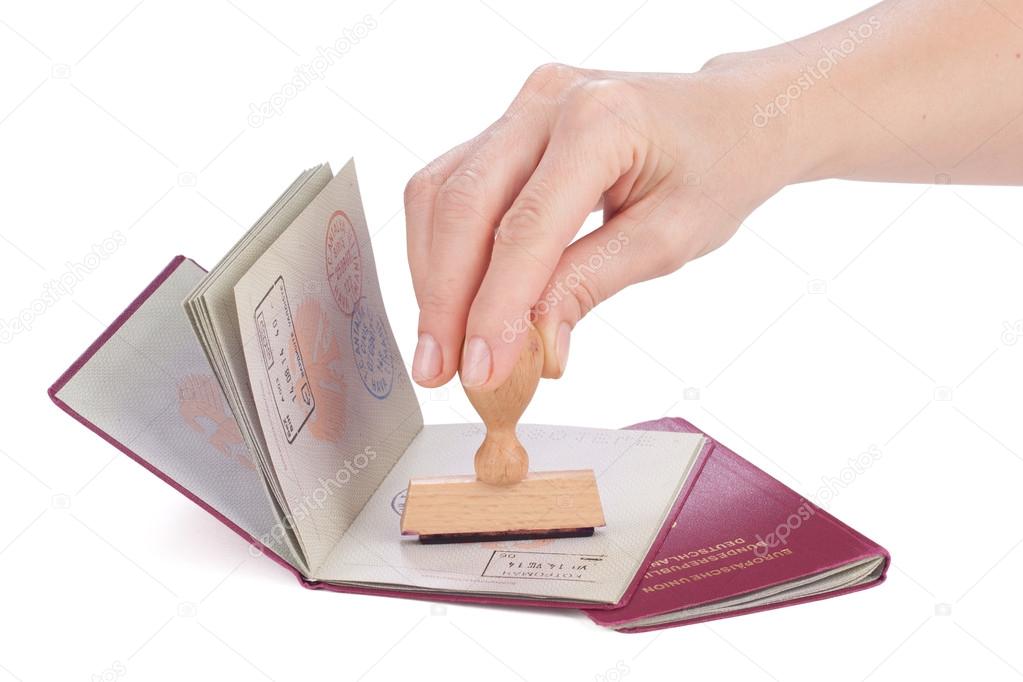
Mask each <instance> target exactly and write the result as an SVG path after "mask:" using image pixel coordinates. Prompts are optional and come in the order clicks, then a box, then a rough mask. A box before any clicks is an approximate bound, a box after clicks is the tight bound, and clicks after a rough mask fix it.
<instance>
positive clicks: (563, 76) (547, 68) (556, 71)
mask: <svg viewBox="0 0 1023 682" xmlns="http://www.w3.org/2000/svg"><path fill="white" fill-rule="evenodd" d="M577 73H578V72H577V71H576V69H575V68H573V67H571V66H567V65H565V64H558V63H555V62H551V63H549V64H543V65H541V66H538V67H537V68H536V69H534V70H533V73H531V74H529V77H528V78H527V79H526V84H525V86H524V87H523V90H525V91H526V92H528V93H531V94H532V93H537V92H541V91H543V90H546V89H547V88H549V87H552V86H553V88H555V89H561V88H563V87H565V86H566V85H567V84H568V83H570V82H572V81H573V80H574V79H575V78H576V74H577Z"/></svg>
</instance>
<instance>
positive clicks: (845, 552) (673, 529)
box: [48, 256, 888, 632]
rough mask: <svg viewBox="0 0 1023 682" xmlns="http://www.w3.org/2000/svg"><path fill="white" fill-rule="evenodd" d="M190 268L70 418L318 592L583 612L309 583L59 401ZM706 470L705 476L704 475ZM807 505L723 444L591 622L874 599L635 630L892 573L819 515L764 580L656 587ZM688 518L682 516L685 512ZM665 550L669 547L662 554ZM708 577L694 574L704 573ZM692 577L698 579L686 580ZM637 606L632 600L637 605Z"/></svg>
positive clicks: (869, 545)
mask: <svg viewBox="0 0 1023 682" xmlns="http://www.w3.org/2000/svg"><path fill="white" fill-rule="evenodd" d="M185 261H186V259H185V258H184V257H182V256H178V257H177V258H175V259H174V260H172V261H171V263H170V264H169V265H168V266H167V267H166V268H165V269H164V271H163V272H161V273H160V275H159V276H158V277H157V278H156V279H155V280H154V281H153V282H152V283H151V284H150V285H149V286H148V287H146V289H145V290H144V291H143V292H142V293H141V294H140V295H139V296H138V297H137V298H136V299H135V300H134V301H133V302H132V303H131V304H130V305H129V307H128V308H127V309H126V310H125V311H124V312H123V313H122V314H121V315H120V316H119V317H118V318H117V319H116V320H115V321H114V322H113V324H111V325H110V327H109V328H108V329H107V330H106V331H104V332H103V334H101V335H100V337H99V338H98V339H96V341H95V342H94V343H93V344H92V345H91V346H90V347H89V348H88V349H86V351H85V352H84V353H83V354H82V355H81V357H79V358H78V359H77V360H76V361H75V362H74V363H73V364H72V365H71V367H69V368H68V370H67V371H66V372H64V374H63V375H61V377H60V378H59V379H58V380H57V381H56V382H55V383H54V385H53V386H51V387H50V389H49V391H48V392H49V395H50V397H51V399H52V400H53V401H54V403H56V404H57V406H58V407H60V408H61V409H62V410H64V411H65V412H67V413H68V414H70V415H71V416H72V417H74V418H75V419H76V420H77V421H79V422H81V423H82V424H83V425H85V426H86V427H87V428H89V429H90V430H92V431H94V432H95V433H96V434H97V435H99V436H100V437H102V438H103V439H104V440H106V441H108V442H109V443H110V444H111V445H113V446H114V447H116V448H118V449H119V450H121V451H122V452H123V453H125V454H126V455H128V456H129V457H131V458H132V459H134V460H135V461H137V462H138V463H139V464H141V465H142V466H144V467H145V468H147V469H148V470H150V471H151V472H152V473H154V474H155V475H157V476H158V477H159V478H161V479H162V480H164V481H165V482H166V483H168V484H169V485H171V486H173V487H174V488H175V489H177V490H178V491H179V492H181V493H182V494H183V495H185V496H186V497H188V498H189V499H191V500H192V501H193V502H195V503H196V504H197V505H199V506H200V507H201V508H202V509H204V510H205V511H206V512H208V513H210V514H212V515H213V516H214V517H216V518H217V519H219V520H220V521H221V522H223V523H224V524H225V525H227V526H228V527H229V528H231V529H232V530H233V531H235V532H236V533H238V534H239V535H241V536H242V537H243V538H244V539H245V540H246V541H248V542H249V543H251V544H252V545H253V546H254V547H256V548H258V549H259V550H260V551H261V552H262V553H263V554H266V555H268V556H269V557H270V558H272V559H273V560H275V561H276V562H277V563H279V564H280V565H282V566H283V567H285V568H286V569H287V570H289V571H290V572H291V573H293V574H294V575H295V576H296V577H297V578H298V579H299V582H300V583H301V584H302V585H303V586H305V587H307V588H311V589H324V590H330V591H337V592H353V593H361V594H375V595H381V596H390V597H405V598H412V599H426V600H432V601H455V602H472V603H483V604H497V605H520V606H547V607H562V608H568V607H577V605H574V604H571V603H568V602H557V601H542V600H529V599H516V598H502V597H490V596H486V595H478V596H476V595H469V596H466V595H456V594H444V593H427V592H417V591H412V590H408V591H399V590H382V589H372V588H358V587H348V586H341V585H334V584H330V583H324V582H320V581H315V580H309V579H307V578H305V577H304V576H303V575H302V574H301V573H300V572H299V571H298V570H297V569H295V568H294V567H293V566H291V565H290V564H289V563H288V562H287V561H286V560H284V559H283V558H281V557H280V556H279V555H277V554H276V553H275V552H274V551H273V550H271V549H270V548H268V547H266V546H264V544H263V543H262V542H261V541H260V540H259V539H257V538H256V537H254V536H253V535H252V534H251V533H249V532H247V531H246V530H245V529H243V528H241V527H240V526H239V525H238V523H235V522H234V521H232V520H231V519H229V518H228V517H227V516H225V514H223V513H221V512H220V511H218V509H217V508H215V507H214V506H213V504H211V503H210V502H208V501H207V500H205V499H202V498H201V497H200V496H199V495H197V494H195V493H194V492H193V491H191V490H189V489H188V488H186V487H185V486H183V485H182V484H181V483H179V482H178V481H177V480H175V479H174V478H173V477H172V476H170V475H168V474H167V473H165V472H164V471H162V470H161V469H160V468H158V467H157V466H155V465H154V464H153V463H152V462H150V461H149V460H148V459H147V457H146V456H145V454H144V453H140V452H137V451H135V450H133V449H132V448H130V447H128V446H127V445H126V444H125V443H122V442H120V441H118V440H117V439H116V438H115V437H113V436H111V435H110V434H108V433H106V432H105V431H104V430H103V429H101V428H99V427H98V426H97V425H96V424H94V423H92V422H91V421H90V420H88V419H86V418H85V417H83V416H82V415H81V414H79V413H78V412H76V411H75V410H74V409H73V408H72V407H70V406H69V405H68V404H66V403H65V402H64V401H63V400H61V398H60V397H59V395H58V393H59V392H60V390H61V388H62V387H63V386H65V384H67V383H68V381H69V380H70V379H71V378H72V377H74V376H75V374H76V373H77V372H78V371H79V370H80V369H81V368H82V367H84V366H85V364H86V363H88V362H89V361H90V359H91V358H92V357H93V356H94V355H95V354H96V353H97V352H98V351H99V350H100V349H101V348H102V347H103V345H104V344H105V343H107V342H108V341H109V340H110V339H111V338H113V337H114V335H115V334H116V333H117V331H118V330H119V329H120V328H121V327H122V326H123V325H124V324H125V322H127V320H128V319H130V318H131V316H132V315H133V314H134V313H135V312H136V311H137V310H138V309H139V308H140V306H142V305H143V304H144V303H145V302H146V300H147V299H148V298H149V297H150V296H151V295H152V294H153V293H154V292H155V291H156V290H157V289H159V287H160V286H161V285H162V284H163V283H164V282H165V281H166V280H167V278H168V277H170V276H171V275H172V273H174V271H175V270H176V269H177V268H178V267H179V266H180V265H181V264H182V263H183V262H185ZM629 428H635V429H646V430H664V431H686V432H700V431H699V429H696V428H695V427H694V426H693V425H692V424H689V423H688V422H686V421H685V420H682V419H672V418H667V419H661V420H658V421H653V422H644V423H642V424H636V425H634V426H632V427H629ZM701 468H702V472H701ZM801 504H805V505H809V504H810V503H808V502H806V501H805V500H804V499H803V498H802V497H800V496H799V495H797V494H796V493H794V492H793V491H792V490H790V489H789V488H787V487H785V486H784V485H782V484H781V483H780V482H778V481H777V480H775V479H773V478H771V477H770V476H768V475H767V474H766V473H764V472H762V471H761V470H760V469H758V468H756V467H755V466H753V465H752V464H750V463H749V462H746V461H745V460H744V459H742V458H741V457H739V456H738V455H737V454H735V453H734V452H732V451H731V450H729V449H728V448H726V447H724V446H722V445H720V444H719V443H716V442H714V441H713V440H712V439H711V442H710V443H708V447H706V448H704V450H703V452H702V453H701V455H700V459H699V461H698V462H697V464H696V465H695V466H694V474H693V476H691V477H690V479H689V481H687V483H686V485H685V487H684V489H683V490H682V492H681V494H680V495H679V497H678V499H677V500H676V501H675V505H674V507H673V509H672V512H671V514H670V515H669V517H668V518H669V519H671V518H673V517H675V515H676V514H677V521H676V523H675V524H674V525H672V524H665V527H664V528H663V529H662V530H661V533H660V534H659V535H658V538H657V539H656V541H655V543H654V548H653V550H652V552H651V555H650V557H652V558H653V562H652V564H650V566H649V567H648V569H647V571H646V572H643V571H640V572H639V573H638V574H637V575H636V578H635V579H634V580H633V582H632V584H631V585H630V586H629V588H628V589H627V590H626V594H625V598H624V599H623V602H622V604H624V605H619V608H611V609H608V608H606V607H605V608H604V609H594V610H588V611H586V613H587V614H588V615H589V617H590V618H591V619H593V620H594V621H595V622H597V623H598V624H600V625H605V626H609V627H616V628H617V629H619V630H621V631H626V632H638V631H641V630H649V629H657V628H661V627H671V626H673V625H681V624H688V623H693V622H698V621H699V620H709V619H711V618H719V617H727V616H732V615H739V614H741V613H747V612H750V611H757V610H763V609H765V608H775V607H776V606H785V605H788V604H792V603H800V602H805V601H811V600H814V599H822V598H824V597H825V596H836V595H838V594H842V593H845V592H851V591H854V590H858V589H864V588H865V587H869V586H870V585H873V584H879V583H880V582H881V581H882V580H883V578H884V576H883V573H882V575H881V578H880V579H879V580H877V581H875V582H874V583H870V584H868V585H863V586H859V587H854V588H848V589H844V590H839V591H836V592H832V593H829V594H828V595H823V596H816V597H806V598H801V599H797V600H792V601H789V602H784V603H781V604H776V605H773V606H767V607H759V608H753V609H745V610H741V611H735V612H731V613H729V614H726V616H710V617H706V618H700V619H696V620H688V621H685V622H684V623H671V624H668V625H659V626H653V627H645V628H630V627H628V626H627V623H628V622H629V621H632V620H635V619H637V618H645V617H649V616H653V615H657V614H661V613H666V612H670V611H675V610H678V609H681V608H686V607H690V606H695V605H699V604H703V603H706V602H712V601H717V600H719V599H723V598H727V597H731V596H735V595H739V594H743V593H745V592H749V591H752V590H756V589H760V588H764V587H767V586H769V585H772V584H775V583H779V582H785V581H788V580H791V579H793V578H796V577H800V576H804V575H807V574H810V573H814V572H818V571H822V570H826V569H828V568H831V567H835V566H838V565H841V564H844V563H848V562H850V561H853V560H855V559H857V558H860V557H866V556H877V555H881V556H883V557H884V559H885V565H884V568H885V570H887V563H888V554H887V552H886V551H885V550H884V549H882V548H881V547H880V546H878V545H876V544H875V543H873V542H871V541H870V540H868V539H867V538H865V537H864V536H862V535H860V534H859V533H857V532H856V531H854V530H853V529H851V528H849V527H848V526H846V525H845V524H843V523H842V522H840V521H838V520H837V519H835V518H834V517H832V516H831V515H830V514H828V513H827V512H824V511H823V510H819V509H817V508H816V507H813V506H812V505H810V507H809V508H812V509H814V510H815V513H814V514H813V515H812V516H811V517H810V521H809V522H804V523H803V525H802V526H801V527H800V529H799V532H798V533H796V534H794V535H793V536H792V537H790V538H789V541H788V547H789V548H791V549H792V552H791V554H792V556H794V557H795V558H794V559H793V558H791V557H789V558H788V559H786V560H774V561H772V562H770V563H765V565H761V566H758V567H757V569H756V570H748V571H740V572H734V573H730V574H729V575H727V576H725V578H724V579H722V578H720V577H718V578H717V579H713V580H701V581H700V582H699V583H698V584H696V585H687V586H686V587H685V589H677V588H672V589H665V588H658V587H656V586H657V585H658V584H659V583H662V582H665V581H667V580H671V579H672V578H674V577H677V576H678V575H680V574H674V573H672V574H671V575H668V574H662V573H661V571H663V570H664V569H666V568H667V569H669V572H671V571H673V570H675V569H672V568H670V567H671V566H674V565H677V563H678V559H679V557H681V556H682V555H683V554H685V553H687V552H692V551H697V552H698V551H699V550H700V549H701V548H707V547H713V546H714V545H716V544H719V543H723V542H726V541H733V540H736V539H738V538H743V539H746V540H748V539H749V538H755V537H756V536H757V534H758V533H761V534H766V533H768V532H770V531H771V530H773V529H774V528H775V527H776V526H777V525H778V524H779V523H782V522H784V520H785V519H786V518H787V517H788V516H789V514H791V513H793V511H794V510H796V509H797V508H798V507H799V506H800V505H801ZM679 510H681V511H679ZM662 541H663V544H662ZM703 570H707V569H706V568H703V569H700V570H694V572H701V571H703ZM686 575H688V573H686ZM630 597H631V599H630Z"/></svg>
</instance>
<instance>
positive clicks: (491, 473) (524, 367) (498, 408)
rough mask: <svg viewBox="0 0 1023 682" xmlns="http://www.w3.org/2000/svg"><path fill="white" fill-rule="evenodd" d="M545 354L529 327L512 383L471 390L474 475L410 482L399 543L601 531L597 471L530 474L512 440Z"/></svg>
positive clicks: (520, 449) (523, 452)
mask: <svg viewBox="0 0 1023 682" xmlns="http://www.w3.org/2000/svg"><path fill="white" fill-rule="evenodd" d="M543 353H544V351H543V342H542V340H541V339H540V334H539V332H537V330H536V328H534V327H533V326H532V325H530V328H529V338H528V339H527V340H526V345H525V348H524V349H523V351H522V354H521V355H520V356H519V359H518V361H517V363H516V365H515V368H514V369H513V370H512V373H511V376H510V377H509V378H508V380H507V381H505V382H504V383H503V384H502V385H501V386H499V387H497V388H496V389H494V390H491V391H476V390H472V389H466V394H467V395H468V396H469V401H470V402H471V403H472V405H473V407H475V408H476V411H477V412H478V413H479V415H480V417H481V418H482V420H483V423H484V425H485V426H486V429H487V432H486V436H485V437H484V439H483V443H482V444H481V445H480V447H479V450H477V451H476V457H475V459H474V466H475V471H476V475H475V476H446V477H440V478H429V479H413V480H411V481H409V486H408V492H407V495H406V500H405V508H404V511H403V512H402V515H401V533H402V535H418V536H419V541H420V542H422V543H425V544H436V543H449V542H481V541H487V540H494V539H501V540H525V539H534V538H564V537H586V536H588V535H592V534H593V531H594V529H595V528H600V527H602V526H603V525H604V511H603V508H602V507H601V504H600V493H599V491H598V489H597V479H596V477H595V476H594V474H593V471H592V470H581V471H542V472H530V471H529V455H528V453H527V452H526V450H525V448H523V447H522V443H520V442H519V439H518V437H517V436H516V435H515V427H516V425H517V424H518V421H519V418H520V417H522V413H523V412H525V410H526V406H527V405H529V401H530V400H531V399H532V397H533V394H534V393H535V392H536V387H537V384H538V383H539V381H540V373H541V371H542V369H543V360H544V357H543Z"/></svg>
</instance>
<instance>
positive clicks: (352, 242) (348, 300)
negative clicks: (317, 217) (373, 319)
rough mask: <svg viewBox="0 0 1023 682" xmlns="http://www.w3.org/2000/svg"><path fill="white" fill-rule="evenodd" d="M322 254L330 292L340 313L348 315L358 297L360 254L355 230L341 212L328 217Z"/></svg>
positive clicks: (349, 220)
mask: <svg viewBox="0 0 1023 682" xmlns="http://www.w3.org/2000/svg"><path fill="white" fill-rule="evenodd" d="M323 252H324V255H325V257H326V261H327V282H328V283H329V284H330V291H331V293H333V294H334V300H335V301H336V302H337V305H338V307H339V308H340V309H341V312H343V313H344V314H345V315H351V314H353V313H354V312H355V304H356V303H358V301H359V297H360V296H362V253H361V251H360V250H359V237H358V235H357V234H356V232H355V227H354V226H353V225H352V221H351V219H349V218H348V216H347V215H346V214H345V212H344V211H334V214H333V215H331V216H330V220H329V221H328V222H327V235H326V238H325V242H324V248H323Z"/></svg>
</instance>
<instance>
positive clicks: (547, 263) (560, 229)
mask: <svg viewBox="0 0 1023 682" xmlns="http://www.w3.org/2000/svg"><path fill="white" fill-rule="evenodd" d="M730 63H733V64H734V62H733V61H732V60H730V59H729V58H723V59H720V60H716V61H715V62H712V63H711V64H709V65H708V66H707V67H705V68H704V69H703V70H702V71H701V72H699V73H696V74H686V75H677V74H666V75H660V74H627V73H611V72H603V71H586V70H580V69H574V68H570V67H567V66H561V65H547V66H543V67H541V68H540V69H538V70H537V71H536V72H534V73H533V74H532V75H531V76H530V77H529V79H528V80H527V81H526V83H525V85H524V86H523V87H522V89H521V91H520V92H519V94H518V96H517V97H516V98H515V100H514V101H513V102H512V104H511V106H510V107H509V108H508V111H507V113H505V114H504V116H502V117H501V119H500V120H498V121H497V122H495V123H494V124H493V125H491V126H490V127H489V128H487V129H486V130H485V131H483V133H481V134H480V135H478V136H477V137H475V138H473V139H472V140H470V141H468V142H466V143H464V144H462V145H460V146H458V147H456V148H454V149H452V150H451V151H449V152H448V153H446V154H444V155H443V156H441V157H440V158H438V159H437V160H436V161H434V162H432V163H431V164H429V165H428V166H427V167H426V168H424V169H423V170H422V171H420V172H419V173H417V174H416V175H415V177H413V178H412V180H411V182H409V184H408V187H407V189H406V192H405V203H406V217H407V222H408V257H409V264H410V267H411V270H412V279H413V284H414V287H415V292H416V297H417V299H418V302H419V306H420V310H421V314H420V320H419V331H420V336H419V344H418V346H417V349H416V353H415V358H414V361H413V369H412V375H413V377H414V378H415V380H416V381H417V382H418V383H420V384H422V385H424V386H438V385H441V384H443V383H445V382H447V381H448V380H449V379H450V378H451V377H452V376H453V375H454V373H455V371H456V370H457V369H459V360H460V359H461V376H462V382H463V383H464V384H465V385H466V386H470V387H476V388H484V389H487V388H493V387H496V386H498V385H500V384H501V383H502V382H503V381H504V380H505V378H506V377H507V376H508V374H509V372H510V371H511V368H512V366H513V365H514V363H515V360H516V359H517V357H518V355H519V352H520V349H521V345H522V342H523V341H524V339H525V336H526V334H525V332H526V330H527V329H528V321H529V320H530V319H534V321H535V324H536V325H537V327H538V328H539V330H540V332H541V336H542V337H543V338H544V344H545V351H546V352H545V355H546V360H545V365H544V376H547V377H558V376H560V375H561V374H562V372H564V370H565V363H566V362H567V360H568V348H569V337H570V334H571V331H572V329H573V327H574V326H575V325H576V323H577V322H578V321H579V320H580V318H582V317H583V316H584V315H585V314H586V313H587V312H589V311H590V310H592V309H593V307H594V306H596V305H597V304H599V303H600V302H601V301H603V300H605V299H607V298H608V297H609V296H611V295H613V294H614V293H616V292H617V291H619V290H621V289H622V288H624V287H626V286H628V285H629V284H633V283H635V282H640V281H643V280H646V279H650V278H653V277H658V276H660V275H664V274H667V273H670V272H673V271H674V270H677V269H678V268H680V267H681V266H682V265H683V264H684V263H686V262H688V261H690V260H692V259H694V258H697V257H699V256H701V255H703V254H705V253H707V252H708V251H711V250H713V249H715V248H717V247H718V246H720V245H721V244H723V243H724V242H725V241H726V240H727V239H728V238H729V237H731V236H732V234H733V233H734V232H735V231H736V229H737V228H738V226H739V224H740V223H741V222H742V220H743V219H744V218H745V217H746V216H747V215H748V214H749V213H750V211H752V210H753V209H754V208H755V207H756V206H758V205H759V204H760V203H761V202H763V201H764V200H765V199H767V198H768V197H770V196H771V195H772V194H774V193H775V192H776V191H777V190H778V189H780V188H781V187H782V186H783V185H784V184H785V183H786V182H788V181H789V179H790V178H791V177H793V171H794V170H795V165H794V163H793V160H791V159H789V158H788V155H787V154H786V145H785V134H786V131H787V130H788V126H787V125H786V123H785V122H777V124H774V125H771V126H764V127H759V128H758V127H757V126H755V125H754V123H753V120H752V113H753V101H754V99H755V95H756V92H757V89H758V88H757V87H756V86H755V83H756V80H757V79H756V77H755V75H754V74H752V73H750V72H748V71H747V70H745V69H735V68H733V67H732V66H731V65H730ZM760 87H761V88H763V86H760ZM772 123H773V122H772ZM597 209H603V215H604V224H603V226H601V227H600V228H598V229H596V230H594V231H592V232H590V233H588V234H586V235H584V236H582V237H581V238H579V239H577V240H575V241H573V239H574V238H575V236H576V233H577V232H578V231H579V230H580V228H581V226H582V223H583V221H584V219H585V218H586V217H587V215H588V214H589V213H590V212H591V211H594V210H597ZM495 229H496V232H495ZM531 311H532V313H531ZM531 314H532V315H533V316H534V317H533V318H531V317H530V316H531Z"/></svg>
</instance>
